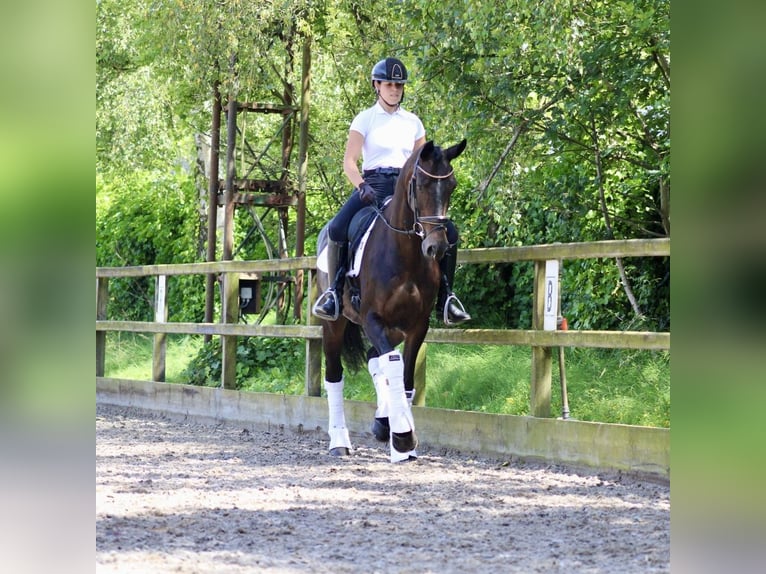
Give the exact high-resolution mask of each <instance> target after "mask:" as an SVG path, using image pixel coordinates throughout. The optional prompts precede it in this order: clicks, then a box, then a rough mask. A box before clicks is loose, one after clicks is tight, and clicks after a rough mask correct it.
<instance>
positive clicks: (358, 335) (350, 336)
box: [341, 321, 367, 372]
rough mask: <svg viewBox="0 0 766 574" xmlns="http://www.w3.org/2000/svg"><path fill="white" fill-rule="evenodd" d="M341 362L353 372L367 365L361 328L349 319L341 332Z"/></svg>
mask: <svg viewBox="0 0 766 574" xmlns="http://www.w3.org/2000/svg"><path fill="white" fill-rule="evenodd" d="M341 352H342V354H343V364H344V365H345V366H346V367H347V368H348V369H350V370H351V371H353V372H356V371H358V370H360V369H361V368H362V367H366V366H367V351H366V350H365V348H364V338H363V337H362V328H361V327H360V326H359V325H357V324H356V323H352V322H351V321H349V322H348V323H347V324H346V328H345V330H344V332H343V350H342V351H341Z"/></svg>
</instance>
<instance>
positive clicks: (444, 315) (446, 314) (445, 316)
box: [442, 293, 471, 325]
mask: <svg viewBox="0 0 766 574" xmlns="http://www.w3.org/2000/svg"><path fill="white" fill-rule="evenodd" d="M450 303H454V304H455V306H456V307H458V308H459V309H460V312H461V313H463V314H465V315H467V316H468V317H467V318H466V319H463V320H461V321H450V320H449V306H450ZM442 319H443V320H444V324H445V325H457V324H458V323H463V322H464V321H469V320H470V319H471V315H470V314H469V313H468V311H466V310H465V307H463V303H461V302H460V299H458V298H457V295H455V294H454V293H450V294H449V295H447V299H446V300H445V301H444V308H443V309H442Z"/></svg>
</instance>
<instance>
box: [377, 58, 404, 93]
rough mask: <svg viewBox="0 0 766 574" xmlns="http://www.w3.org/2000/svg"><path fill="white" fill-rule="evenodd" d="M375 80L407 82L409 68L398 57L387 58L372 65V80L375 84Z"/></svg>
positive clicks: (397, 82)
mask: <svg viewBox="0 0 766 574" xmlns="http://www.w3.org/2000/svg"><path fill="white" fill-rule="evenodd" d="M375 80H380V81H381V82H393V83H395V84H406V83H407V68H405V67H404V64H403V63H402V61H401V60H399V59H397V58H386V59H385V60H381V61H380V62H378V63H377V64H375V65H374V66H373V67H372V74H371V77H370V82H371V83H372V85H373V86H374V85H375Z"/></svg>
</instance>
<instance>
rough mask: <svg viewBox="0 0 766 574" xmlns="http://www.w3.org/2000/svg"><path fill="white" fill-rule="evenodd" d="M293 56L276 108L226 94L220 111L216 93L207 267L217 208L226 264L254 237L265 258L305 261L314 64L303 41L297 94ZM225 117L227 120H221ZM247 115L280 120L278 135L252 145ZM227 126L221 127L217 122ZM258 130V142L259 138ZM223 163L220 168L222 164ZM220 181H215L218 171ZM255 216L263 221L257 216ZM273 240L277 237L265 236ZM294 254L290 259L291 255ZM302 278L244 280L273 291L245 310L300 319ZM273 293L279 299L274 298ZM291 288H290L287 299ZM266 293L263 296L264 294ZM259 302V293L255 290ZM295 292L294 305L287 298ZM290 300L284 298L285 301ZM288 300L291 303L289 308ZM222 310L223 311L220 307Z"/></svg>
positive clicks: (211, 283)
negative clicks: (242, 221) (269, 219)
mask: <svg viewBox="0 0 766 574" xmlns="http://www.w3.org/2000/svg"><path fill="white" fill-rule="evenodd" d="M292 60H293V57H292V54H288V58H287V62H288V64H287V68H288V69H287V70H286V71H285V75H284V77H282V78H281V83H282V86H283V91H282V93H281V101H280V102H279V103H256V102H240V101H238V100H237V99H236V96H235V94H229V97H228V100H227V101H226V103H225V104H224V103H223V102H222V95H221V92H220V85H218V84H216V85H215V86H214V101H213V112H212V125H211V137H210V162H209V170H208V171H209V173H208V174H207V176H208V202H207V205H208V213H207V224H208V225H207V261H208V262H213V261H216V257H217V252H218V249H217V246H218V234H217V229H218V228H219V220H218V209H217V208H218V207H221V208H222V215H223V234H222V243H223V246H222V249H221V253H222V257H221V259H222V260H223V261H231V260H233V259H234V257H235V256H236V254H237V252H238V251H239V249H241V248H242V246H243V245H244V244H245V243H246V242H247V241H249V240H252V238H253V237H254V236H256V234H257V236H260V238H261V239H262V240H263V241H264V242H265V244H266V248H267V252H268V254H269V258H275V259H284V258H286V257H291V256H294V257H302V256H303V255H304V241H305V220H306V216H305V208H306V202H305V186H306V181H305V180H306V166H307V146H308V112H309V102H310V74H311V57H310V42H309V40H308V39H307V40H305V42H304V46H303V55H302V66H301V81H300V89H299V90H298V94H297V97H296V90H295V89H294V85H293V82H292V80H291V79H290V78H291V75H292V67H293V66H292ZM224 114H225V115H224ZM249 114H261V115H262V114H268V115H270V116H271V117H275V118H278V119H279V121H277V122H275V125H273V126H271V127H272V128H274V131H275V133H274V134H273V135H272V136H271V137H270V138H266V141H265V142H264V141H262V140H261V141H253V139H252V138H251V137H249V134H248V132H247V130H246V125H247V116H248V115H249ZM223 118H225V121H223V122H222V119H223ZM222 123H223V124H224V125H225V134H226V140H225V142H226V145H225V156H224V157H223V158H222V157H221V151H220V150H221V126H222ZM296 131H297V133H298V138H297V139H298V166H297V169H295V168H294V167H293V161H292V158H293V156H294V153H293V148H294V144H295V140H296V137H295V135H296ZM263 133H264V131H263V129H262V128H261V130H260V134H259V135H260V137H261V138H263ZM277 141H278V142H279V147H280V149H279V154H278V157H276V158H274V157H272V156H271V155H270V154H269V152H270V148H272V147H274V144H275V142H277ZM222 159H223V160H224V161H223V162H222V161H221V160H222ZM221 166H223V167H224V173H223V174H220V167H221ZM238 208H239V209H247V210H248V211H249V212H250V214H251V216H252V219H253V221H252V226H251V228H250V230H248V232H247V233H246V234H245V236H244V239H243V240H242V242H241V244H240V245H239V246H237V247H235V245H234V237H235V233H234V227H235V221H236V219H235V211H236V209H238ZM259 208H260V210H261V213H259V212H258V209H259ZM291 209H294V210H295V211H296V216H295V220H294V221H295V231H294V233H290V232H289V226H290V217H289V211H290V210H291ZM267 215H272V216H275V220H276V225H273V224H272V225H270V226H269V228H268V230H267V228H266V226H264V224H263V221H262V220H263V219H264V218H265V217H266V216H267ZM270 233H271V234H273V235H274V236H275V237H272V236H270ZM289 237H294V240H295V244H294V246H292V247H291V246H289V245H288V238H289ZM291 249H292V251H293V252H292V253H291ZM303 274H304V273H303V271H302V270H298V271H296V272H295V273H294V274H292V275H291V274H290V273H281V274H268V275H254V276H252V277H249V278H243V280H244V281H250V282H252V283H256V284H260V283H261V282H268V283H270V290H271V291H272V296H270V297H269V298H268V299H269V300H268V301H266V303H265V305H264V308H263V309H262V310H261V309H260V301H256V302H255V303H256V304H255V305H254V307H253V308H252V309H251V310H250V312H253V311H256V310H257V311H261V314H260V318H259V321H260V319H262V318H263V316H264V315H265V313H266V312H267V311H269V310H270V309H272V308H275V307H276V308H277V309H278V311H279V310H281V311H284V312H285V313H286V312H287V311H286V309H287V308H288V307H289V304H290V303H291V302H292V303H293V314H294V316H295V318H297V319H300V317H301V310H302V304H301V303H302V300H303ZM216 280H217V277H216V276H215V275H214V274H210V275H208V276H207V281H206V298H205V321H206V322H212V321H213V315H214V307H215V294H216V292H217V289H216ZM274 286H276V293H275V294H274V293H273V290H274ZM291 288H294V292H292V290H291ZM264 291H265V290H264ZM253 292H254V293H256V295H257V297H258V298H260V292H261V290H260V289H254V290H253ZM291 292H292V297H291V296H290V293H291ZM286 293H287V295H286ZM291 298H292V301H291V300H290V299H291ZM222 307H225V306H222ZM241 310H242V309H241V308H237V309H225V308H224V310H223V314H224V315H225V317H224V318H223V319H224V320H225V321H226V322H229V321H231V320H232V319H234V320H236V319H237V318H238V317H239V314H240V312H241Z"/></svg>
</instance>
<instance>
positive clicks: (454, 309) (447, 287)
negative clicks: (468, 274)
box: [436, 246, 471, 325]
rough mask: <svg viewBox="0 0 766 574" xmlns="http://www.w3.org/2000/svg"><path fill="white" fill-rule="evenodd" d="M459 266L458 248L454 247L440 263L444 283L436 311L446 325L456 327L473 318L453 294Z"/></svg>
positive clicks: (440, 290) (441, 285)
mask: <svg viewBox="0 0 766 574" xmlns="http://www.w3.org/2000/svg"><path fill="white" fill-rule="evenodd" d="M456 266H457V246H452V247H450V248H449V249H448V250H447V253H445V254H444V257H442V260H441V261H439V269H440V270H441V272H442V282H441V284H440V285H439V298H438V299H437V301H436V311H437V313H441V319H442V320H443V321H444V324H445V325H455V324H457V323H462V322H464V321H470V320H471V316H470V315H469V314H468V313H467V312H466V310H465V307H463V304H462V303H461V302H460V299H458V298H457V295H455V294H454V293H453V292H452V289H451V285H452V282H453V281H454V280H455V267H456Z"/></svg>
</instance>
